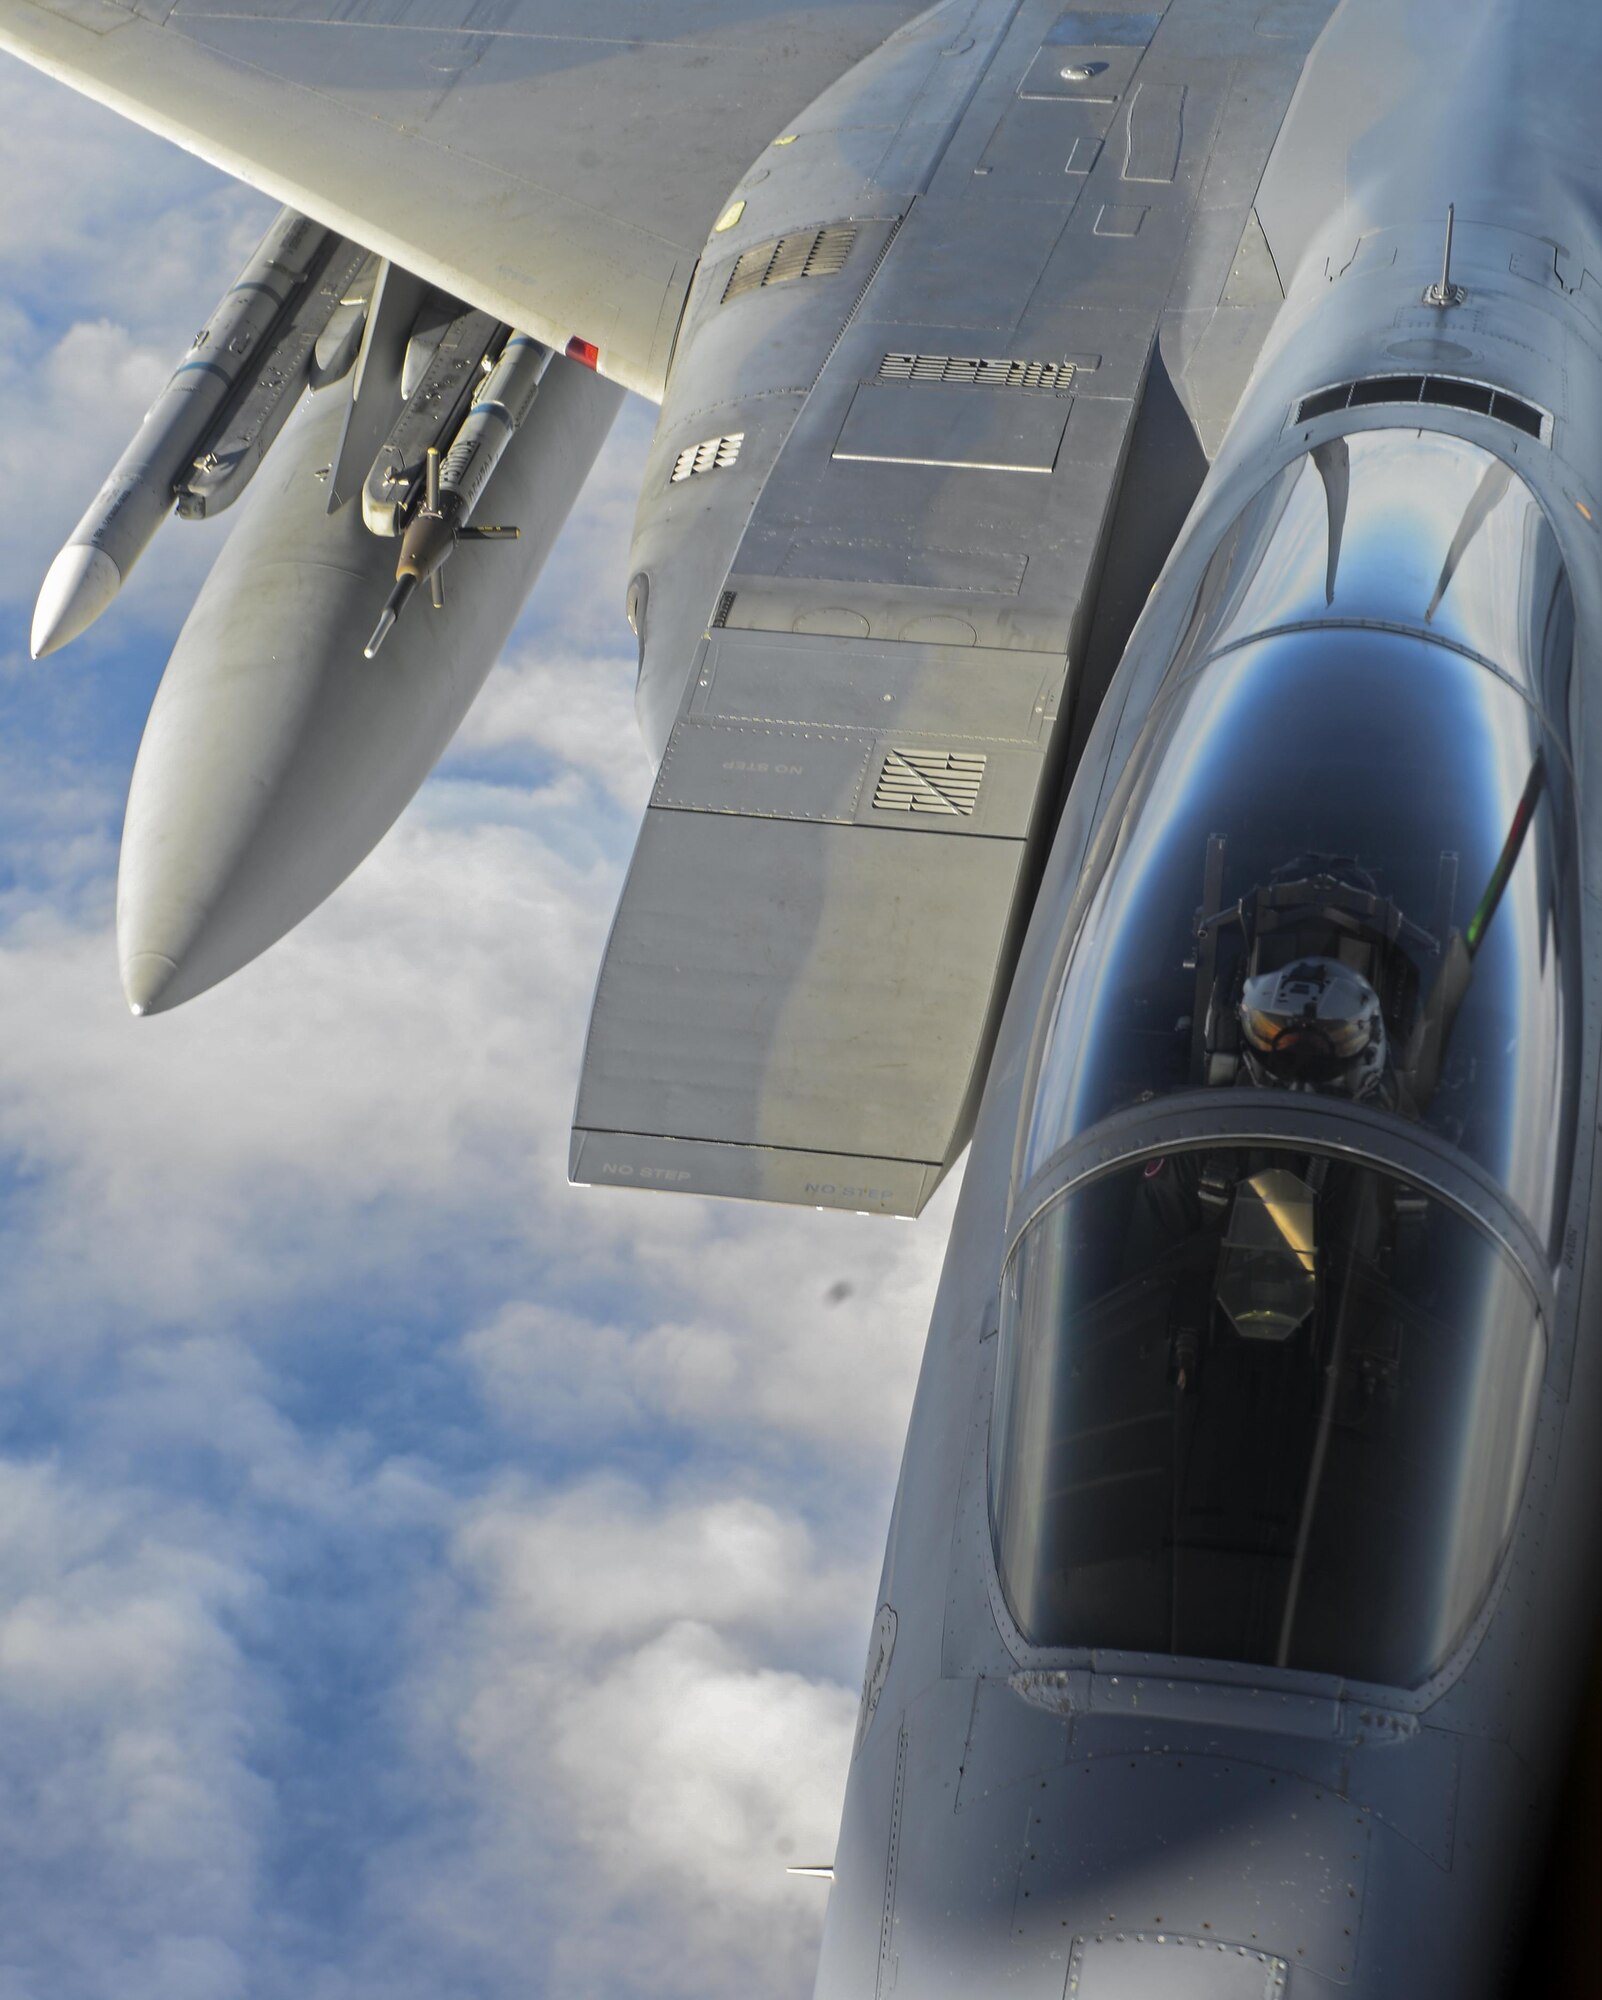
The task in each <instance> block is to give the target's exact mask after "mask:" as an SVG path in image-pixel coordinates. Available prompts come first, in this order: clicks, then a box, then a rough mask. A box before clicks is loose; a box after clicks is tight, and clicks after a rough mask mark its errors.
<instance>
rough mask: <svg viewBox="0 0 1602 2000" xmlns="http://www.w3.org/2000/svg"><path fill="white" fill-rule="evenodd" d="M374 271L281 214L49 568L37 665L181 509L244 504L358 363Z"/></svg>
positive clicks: (99, 606)
mask: <svg viewBox="0 0 1602 2000" xmlns="http://www.w3.org/2000/svg"><path fill="white" fill-rule="evenodd" d="M373 264H374V260H373V259H372V258H370V257H369V255H368V253H367V252H366V251H365V250H363V249H362V248H361V246H360V245H359V244H355V243H352V242H350V241H349V240H348V239H347V238H345V237H343V236H340V235H338V234H337V233H336V232H335V231H333V230H331V229H324V228H322V227H321V226H319V225H318V224H317V223H314V222H311V221H309V220H308V219H307V217H305V216H304V215H299V214H297V213H296V212H295V210H294V209H289V208H286V209H284V210H282V211H281V212H280V214H279V215H278V216H277V218H276V219H275V220H274V222H273V224H272V227H271V228H270V229H269V230H268V231H267V233H266V235H265V236H264V237H263V238H262V240H261V242H260V243H259V244H258V245H257V246H256V249H255V252H254V253H253V255H252V256H251V258H250V261H249V263H247V264H246V266H245V268H244V270H243V271H241V272H240V274H239V278H238V280H237V281H236V282H235V284H233V285H232V286H231V287H230V288H229V290H228V292H227V293H226V294H225V295H224V297H223V299H222V301H221V303H220V304H219V305H218V307H217V309H216V311H215V312H214V313H213V314H212V315H211V317H210V319H208V320H207V322H206V324H205V325H204V326H203V327H202V328H201V330H200V331H199V333H197V334H196V335H195V338H194V342H193V344H192V345H191V347H190V349H189V351H188V353H187V354H186V355H185V356H184V358H183V360H182V361H181V362H179V364H178V366H177V368H176V369H175V370H174V371H173V375H172V379H171V380H170V381H169V382H168V384H167V386H166V388H165V389H163V390H162V392H161V394H160V395H159V396H158V397H157V398H156V401H155V402H154V403H153V404H152V405H151V408H150V411H149V413H148V415H147V416H146V417H145V420H144V422H143V423H142V424H141V425H140V426H139V429H138V431H137V433H136V434H135V436H134V439H133V442H132V443H131V444H130V445H129V446H128V449H127V450H126V451H125V452H124V453H123V454H122V457H121V458H119V459H118V461H117V463H116V465H115V466H114V467H113V468H112V472H111V475H110V477H109V478H108V479H107V480H106V483H105V484H104V485H103V486H102V487H101V489H100V491H99V492H98V493H97V494H96V495H95V498H94V500H93V502H92V503H91V504H90V506H89V508H88V510H87V511H86V513H85V514H84V516H83V519H82V520H81V521H80V522H79V523H78V525H77V527H76V528H74V529H73V531H72V534H71V535H70V536H69V537H68V539H67V543H66V546H65V547H64V548H63V549H62V550H61V552H60V554H59V555H57V557H56V559H55V561H54V562H52V563H51V565H50V569H49V572H48V573H47V575H46V577H45V580H44V585H43V587H42V589H41V590H40V592H39V601H38V604H37V606H36V608H35V610H34V615H33V632H32V636H31V640H30V644H31V648H32V652H33V656H34V658H35V659H40V658H42V657H43V656H44V655H45V654H46V653H53V652H55V651H56V649H57V648H58V647H60V646H64V645H66V643H67V642H68V640H70V639H75V638H77V636H78V634H79V633H80V632H83V631H84V630H86V628H87V627H88V626H90V625H92V624H93V623H94V621H95V620H96V619H97V618H98V617H99V616H100V614H101V613H102V612H103V611H104V610H105V609H106V607H107V605H108V604H110V602H111V600H112V599H113V598H114V597H115V596H116V594H117V592H118V591H119V590H120V589H121V588H122V586H123V584H124V583H125V582H126V581H127V579H128V574H129V572H130V571H131V570H132V568H133V566H134V564H135V563H136V562H137V561H138V560H139V558H140V556H141V555H142V554H143V553H144V551H145V549H146V548H147V547H148V546H149V543H150V541H151V538H152V537H153V536H154V534H155V532H156V530H157V529H158V528H159V527H160V526H161V524H162V522H163V521H164V520H165V519H166V517H167V516H168V515H169V514H170V513H171V512H172V511H173V508H174V505H176V506H177V509H178V512H179V513H180V514H182V515H184V516H185V517H186V518H189V519H200V518H203V517H205V516H208V515H211V514H216V513H218V512H220V511H221V510H222V509H223V508H224V507H227V506H230V505H232V503H233V502H234V501H235V500H236V499H237V498H238V497H239V495H240V494H241V493H242V492H243V491H244V489H245V486H246V485H247V484H248V482H249V480H250V478H251V476H252V474H253V473H254V472H255V470H256V468H257V467H258V466H259V465H260V463H261V460H262V457H263V455H264V454H265V453H266V451H267V449H268V447H269V446H270V445H271V443H272V441H273V439H274V438H275V437H276V436H277V434H278V432H279V430H280V429H281V428H282V426H283V424H284V423H285V421H286V420H287V419H288V417H289V414H290V412H291V410H293V409H294V407H295V404H296V402H297V401H298V400H299V398H300V394H301V391H302V390H303V389H304V388H305V386H306V384H307V382H308V381H310V380H312V379H313V378H314V375H315V378H316V379H317V380H318V381H320V382H327V381H329V380H332V379H335V378H336V376H337V374H338V373H339V372H340V368H339V365H338V364H339V363H340V362H341V361H343V366H344V367H347V368H348V367H349V365H350V362H351V360H353V359H354V355H355V342H356V339H357V337H358V336H359V331H360V324H361V316H362V312H363V310H364V308H363V305H362V300H361V298H360V297H359V296H357V293H358V291H359V288H360V285H361V282H362V280H363V277H364V275H365V276H366V277H367V279H368V282H370V278H371V272H372V269H373ZM336 321H337V325H336ZM330 332H332V334H333V339H332V340H331V341H328V342H325V340H324V335H325V334H328V333H330Z"/></svg>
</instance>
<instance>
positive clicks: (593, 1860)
mask: <svg viewBox="0 0 1602 2000" xmlns="http://www.w3.org/2000/svg"><path fill="white" fill-rule="evenodd" d="M457 1555H458V1561H459V1563H460V1564H461V1565H462V1566H463V1568H464V1569H465V1570H466V1571H467V1573H468V1574H469V1576H470V1577H471V1578H472V1579H473V1581H474V1582H475V1584H476V1586H477V1590H478V1593H479V1607H478V1609H477V1611H476V1613H475V1614H474V1615H473V1616H472V1618H471V1619H470V1620H469V1622H468V1624H467V1625H466V1627H465V1634H464V1643H463V1645H462V1647H461V1650H460V1655H459V1659H458V1661H457V1662H456V1664H455V1667H454V1670H453V1673H452V1675H451V1677H450V1678H449V1680H448V1681H447V1685H448V1686H449V1687H450V1689H451V1700H450V1703H449V1708H450V1710H451V1712H452V1714H453V1715H454V1717H455V1722H454V1733H455V1738H456V1741H457V1744H458V1746H459V1748H460V1750H461V1752H462V1753H463V1754H464V1755H465V1756H466V1758H467V1759H468V1760H469V1763H470V1765H471V1767H472V1770H473V1772H474V1775H475V1780H476V1797H477V1801H478V1814H477V1819H476V1840H475V1849H474V1851H475V1854H478V1853H481V1850H482V1849H484V1848H489V1847H494V1848H495V1849H496V1850H497V1851H498V1852H500V1853H501V1854H503V1855H505V1856H509V1857H511V1858H512V1859H513V1861H514V1863H515V1865H517V1866H518V1867H520V1868H522V1869H525V1870H527V1871H528V1873H529V1874H530V1875H531V1877H533V1878H534V1879H538V1880H540V1881H542V1882H543V1883H545V1884H546V1893H545V1894H544V1895H542V1896H541V1897H540V1898H539V1900H538V1905H537V1929H538V1931H539V1933H540V1940H539V1949H540V1950H541V1951H542V1953H545V1954H548V1955H549V1959H550V1962H551V1964H552V1966H553V1968H554V1967H559V1968H560V1982H559V1984H560V1990H561V1991H563V1992H564V1993H578V1994H596V1995H601V1994H605V1995H608V1996H610V1997H611V2000H616V1996H619V1995H622V1994H633V1993H640V1994H642V1995H643V1994H647V1993H658V1994H678V1993H683V1994H686V1995H689V1994H692V1993H693V1994H700V1995H711V1994H724V1993H727V1994H730V1995H733V1994H736V1993H742V1992H748V1991H750V1990H751V1987H752V1985H753V1983H754V1984H756V1985H757V1986H759V1987H760V1990H761V1991H763V1992H764V1993H768V1994H772V1995H775V1996H781V1995H785V1994H790V1993H795V1994H799V1993H801V1992H803V1991H805V1990H806V1989H807V1987H808V1985H809V1984H810V1979H811V1966H812V1959H813V1955H814V1953H815V1951H816V1945H817V1936H818V1927H819V1924H820V1922H821V1918H822V1908H823V1898H822V1895H821V1893H820V1891H819V1889H818V1886H817V1885H816V1884H815V1883H812V1882H807V1881H805V1880H801V1879H797V1878H794V1877H790V1876H787V1875H786V1874H785V1872H784V1871H785V1867H786V1864H787V1863H788V1862H791V1861H796V1860H800V1861H819V1860H827V1859H828V1858H829V1857H830V1855H831V1854H832V1853H833V1845H834V1834H835V1827H836V1824H837V1821H838V1816H839V1804H840V1789H841V1785H842V1783H843V1779H844V1774H845V1767H846V1757H847V1754H848V1750H849V1745H850V1739H851V1730H852V1726H853V1722H854V1719H855V1713H856V1696H855V1693H854V1691H853V1690H852V1689H851V1688H850V1687H848V1686H846V1685H844V1684H843V1683H842V1682H841V1681H839V1680H837V1679H835V1678H832V1677H830V1676H829V1675H828V1674H826V1673H822V1674H820V1673H819V1672H817V1671H816V1670H813V1671H801V1670H798V1669H797V1668H796V1667H794V1666H792V1665H788V1664H784V1662H785V1661H786V1660H787V1659H789V1658H791V1657H793V1655H794V1652H795V1649H796V1646H797V1640H798V1637H802V1638H804V1635H806V1634H807V1633H808V1632H811V1633H813V1634H814V1635H816V1636H817V1637H818V1638H820V1639H822V1640H823V1641H824V1642H825V1643H826V1644H829V1645H832V1644H834V1643H835V1642H836V1641H837V1639H838V1635H839V1633H840V1632H841V1630H843V1629H844V1628H846V1627H849V1626H853V1625H854V1624H855V1622H856V1620H857V1619H858V1618H859V1617H860V1614H861V1606H862V1603H863V1601H864V1600H865V1598H866V1594H867V1592H868V1591H869V1590H870V1589H871V1576H870V1575H869V1574H868V1573H867V1571H866V1570H865V1568H864V1567H863V1565H862V1564H861V1563H860V1562H858V1563H848V1564H842V1563H840V1562H838V1561H837V1560H836V1559H835V1558H834V1556H833V1555H832V1554H829V1553H826V1552H824V1550H822V1549H821V1548H820V1546H819V1544H818V1541H817V1539H816V1538H815V1537H814V1536H813V1535H812V1534H811V1533H810V1532H809V1531H808V1530H807V1529H806V1528H805V1527H803V1526H802V1525H801V1524H800V1523H798V1522H797V1521H796V1520H795V1519H793V1518H791V1517H787V1516H785V1515H784V1514H783V1513H781V1512H780V1511H779V1510H778V1509H777V1508H775V1507H773V1506H771V1505H768V1504H766V1503H764V1502H761V1501H755V1500H748V1499H747V1500H734V1499H729V1498H727V1497H723V1498H712V1499H706V1500H697V1499H685V1500H676V1501H669V1502H667V1503H666V1504H665V1505H663V1504H653V1502H652V1500H651V1499H650V1497H649V1496H648V1495H647V1494H646V1493H644V1492H643V1491H641V1490H639V1489H633V1488H630V1487H628V1486H626V1485H624V1484H622V1483H621V1482H618V1481H616V1480H591V1481H588V1482H586V1483H585V1484H583V1485H582V1486H580V1487H579V1488H577V1489H575V1490H573V1491H571V1492H568V1493H564V1494H560V1495H558V1496H556V1497H555V1498H554V1499H550V1500H532V1501H531V1500H520V1499H518V1498H517V1497H516V1496H512V1495H505V1494H500V1495H497V1496H496V1497H495V1498H494V1499H493V1500H492V1501H491V1502H490V1503H488V1504H487V1505H486V1506H485V1508H484V1509H483V1510H482V1511H481V1512H480V1513H479V1514H478V1515H477V1516H476V1517H475V1518H473V1519H472V1520H471V1521H470V1522H469V1523H468V1524H467V1525H466V1527H465V1528H464V1529H463V1531H462V1533H461V1535H460V1536H459V1538H458V1545H457ZM691 1607H693V1609H691ZM437 1712H438V1710H437V1709H436V1713H437ZM553 1834H554V1835H555V1836H556V1837H555V1838H553ZM476 1865H482V1864H481V1862H480V1863H479V1864H476ZM553 1873H554V1880H553ZM653 1940H654V1942H653ZM557 1983H558V1982H556V1981H554V1980H553V1982H552V1988H553V1990H555V1989H556V1986H557Z"/></svg>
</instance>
